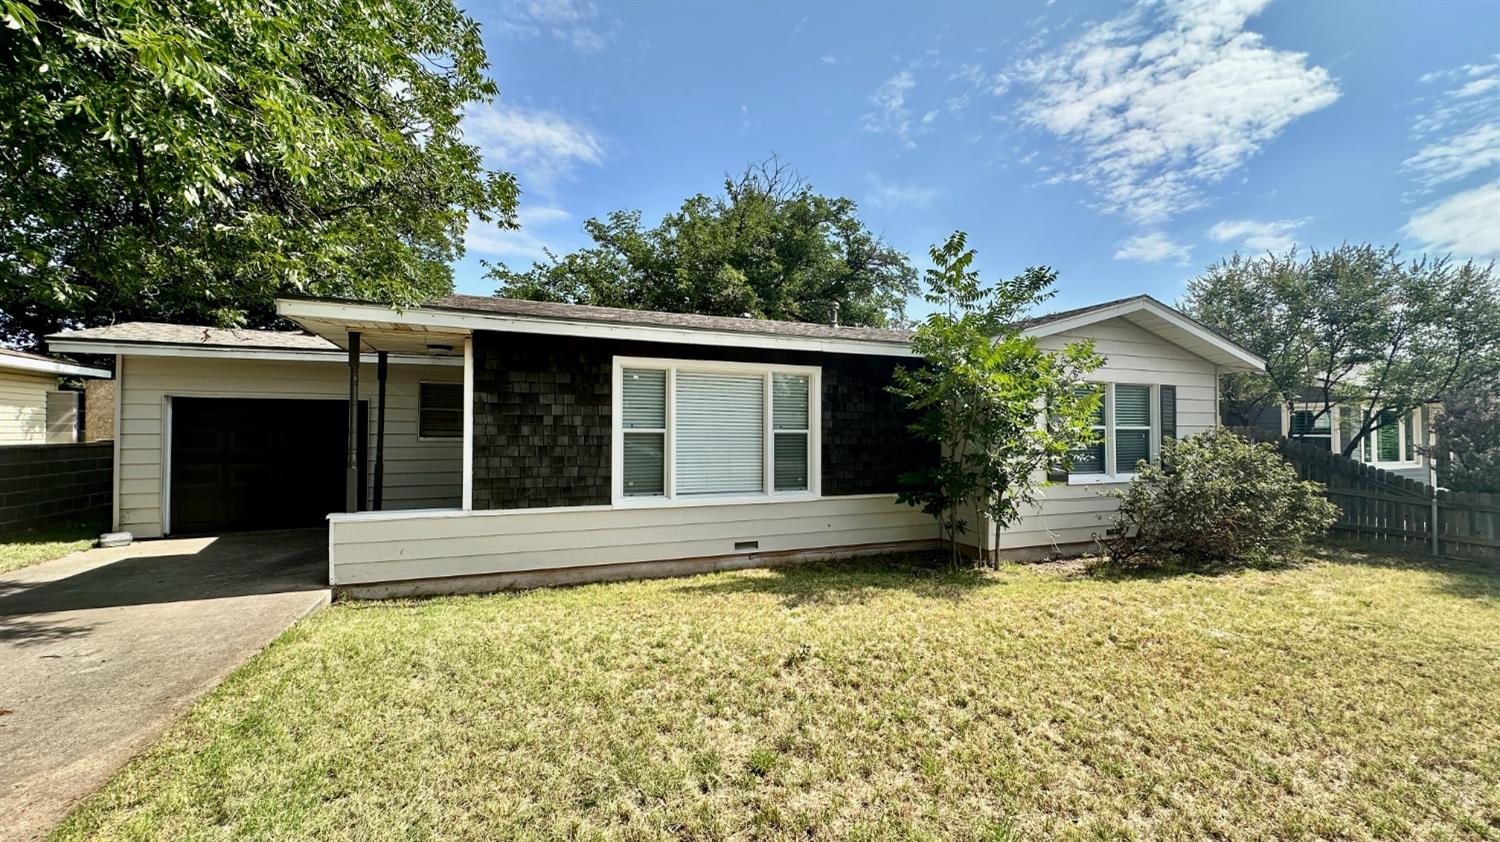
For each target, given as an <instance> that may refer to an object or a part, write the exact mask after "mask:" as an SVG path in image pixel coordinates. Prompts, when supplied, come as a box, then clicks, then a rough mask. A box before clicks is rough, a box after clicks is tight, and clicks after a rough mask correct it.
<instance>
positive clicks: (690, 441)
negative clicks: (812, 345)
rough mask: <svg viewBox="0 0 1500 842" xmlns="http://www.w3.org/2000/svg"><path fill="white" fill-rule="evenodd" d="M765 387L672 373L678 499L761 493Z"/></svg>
mask: <svg viewBox="0 0 1500 842" xmlns="http://www.w3.org/2000/svg"><path fill="white" fill-rule="evenodd" d="M765 383H766V381H765V378H764V377H762V376H759V375H740V374H708V373H699V372H688V371H680V372H678V373H677V389H676V393H675V396H674V398H675V416H676V436H675V437H676V445H677V447H676V450H677V456H676V466H675V474H674V476H675V478H676V479H675V485H676V493H677V494H678V495H698V494H758V493H761V492H763V491H764V490H765V418H766V416H765V400H766V388H765Z"/></svg>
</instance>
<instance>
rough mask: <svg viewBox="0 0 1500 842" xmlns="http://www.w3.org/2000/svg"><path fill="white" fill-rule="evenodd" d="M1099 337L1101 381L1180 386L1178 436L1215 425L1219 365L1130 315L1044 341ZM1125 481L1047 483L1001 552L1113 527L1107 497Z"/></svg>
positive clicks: (997, 541) (1005, 537) (1081, 538)
mask: <svg viewBox="0 0 1500 842" xmlns="http://www.w3.org/2000/svg"><path fill="white" fill-rule="evenodd" d="M1089 338H1092V339H1093V340H1094V349H1095V350H1096V351H1098V352H1099V353H1100V354H1101V355H1102V356H1104V358H1105V363H1104V366H1103V367H1102V368H1100V369H1099V370H1098V371H1097V372H1095V373H1094V374H1093V375H1091V379H1093V380H1095V381H1098V382H1101V383H1141V384H1150V385H1162V386H1176V387H1177V437H1178V438H1186V437H1187V436H1190V435H1192V434H1194V433H1201V432H1203V431H1204V430H1207V429H1209V428H1210V427H1212V426H1214V424H1215V413H1214V385H1215V384H1214V378H1215V369H1214V364H1213V363H1211V362H1209V361H1208V360H1205V359H1203V358H1202V357H1199V356H1197V355H1196V354H1193V353H1192V352H1191V351H1188V350H1186V349H1184V348H1182V347H1181V346H1179V345H1175V344H1173V343H1170V342H1167V341H1165V340H1163V339H1160V338H1158V337H1157V336H1156V335H1155V334H1152V333H1148V332H1147V331H1145V330H1142V329H1141V328H1139V327H1136V326H1135V325H1133V324H1131V323H1130V322H1128V321H1126V320H1125V319H1110V320H1108V321H1104V322H1099V323H1097V324H1092V325H1089V326H1088V327H1085V328H1082V329H1079V330H1076V331H1071V332H1066V333H1060V334H1055V335H1053V336H1048V337H1045V338H1043V339H1042V340H1041V344H1042V347H1044V348H1049V349H1054V350H1055V349H1059V348H1061V347H1062V346H1063V345H1065V344H1067V343H1069V342H1077V341H1078V340H1080V339H1089ZM1121 487H1123V486H1122V485H1116V484H1108V485H1070V486H1063V485H1054V486H1048V487H1046V488H1043V489H1042V491H1041V495H1042V498H1043V499H1042V500H1041V502H1040V503H1039V504H1038V505H1037V506H1035V507H1032V508H1031V509H1030V510H1028V511H1026V512H1025V513H1024V514H1023V517H1022V519H1021V520H1020V521H1019V522H1018V523H1016V524H1015V525H1014V526H1012V527H1010V528H1009V529H1006V530H1003V531H1000V532H999V534H997V535H994V536H993V538H992V541H993V543H991V544H990V547H992V548H995V549H998V550H999V551H1000V555H1001V557H1004V555H1005V551H1006V550H1020V549H1029V548H1039V547H1040V548H1051V547H1058V546H1062V545H1067V544H1078V543H1083V542H1087V541H1090V540H1092V539H1093V537H1094V535H1095V534H1096V533H1097V534H1102V533H1103V531H1104V530H1105V529H1106V528H1108V526H1109V523H1110V516H1111V515H1112V514H1113V513H1114V511H1115V509H1116V508H1117V506H1116V502H1115V500H1114V499H1113V498H1111V497H1108V496H1106V495H1107V493H1108V492H1109V491H1110V490H1111V489H1119V488H1121Z"/></svg>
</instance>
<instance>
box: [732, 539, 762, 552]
mask: <svg viewBox="0 0 1500 842" xmlns="http://www.w3.org/2000/svg"><path fill="white" fill-rule="evenodd" d="M734 549H735V550H736V551H739V550H758V549H760V542H759V541H735V542H734Z"/></svg>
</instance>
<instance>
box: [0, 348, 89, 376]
mask: <svg viewBox="0 0 1500 842" xmlns="http://www.w3.org/2000/svg"><path fill="white" fill-rule="evenodd" d="M0 369H6V370H9V371H25V372H30V373H35V374H52V375H56V376H58V377H95V378H100V379H103V380H108V379H109V378H111V377H113V376H114V375H112V374H111V373H110V372H109V371H107V370H105V369H102V368H91V367H89V366H86V365H78V364H77V363H69V362H63V361H62V360H37V359H31V358H30V357H13V356H11V355H9V354H5V355H0Z"/></svg>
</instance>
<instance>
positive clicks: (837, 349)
mask: <svg viewBox="0 0 1500 842" xmlns="http://www.w3.org/2000/svg"><path fill="white" fill-rule="evenodd" d="M276 312H277V313H278V314H280V315H281V316H284V317H285V318H288V319H291V320H292V321H294V322H296V323H297V324H299V325H301V326H302V327H303V328H305V329H307V330H310V331H312V332H313V333H317V334H318V335H320V336H323V337H324V338H325V339H328V340H329V341H331V342H333V343H334V344H338V343H339V341H340V338H341V337H336V336H330V335H327V334H326V333H325V332H324V331H325V330H326V328H324V329H322V330H320V329H319V328H320V327H321V326H322V324H324V323H340V322H350V323H359V324H362V325H371V324H384V325H391V326H397V325H412V326H420V327H423V328H432V329H442V330H447V331H456V332H461V333H472V332H473V331H477V330H491V331H503V332H510V333H527V334H541V335H554V336H582V337H598V338H610V339H621V340H641V341H648V342H665V343H672V344H682V345H711V346H717V347H726V346H727V347H748V348H768V349H783V350H800V351H818V352H824V353H845V354H867V355H875V356H898V357H913V356H915V354H913V353H912V350H911V345H910V343H908V342H895V341H881V340H871V339H854V338H845V339H839V338H827V337H815V336H789V335H776V334H765V333H754V332H749V331H734V330H715V329H709V328H695V327H686V326H665V325H647V324H624V323H617V322H603V321H593V320H587V319H563V318H549V317H541V316H524V315H513V314H503V313H478V312H473V311H463V310H457V309H447V308H441V309H440V308H428V307H413V308H410V309H407V310H402V311H397V310H392V309H391V308H389V307H385V306H383V305H379V304H361V303H351V302H341V301H327V300H319V299H306V298H278V299H277V300H276Z"/></svg>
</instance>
